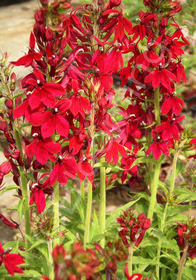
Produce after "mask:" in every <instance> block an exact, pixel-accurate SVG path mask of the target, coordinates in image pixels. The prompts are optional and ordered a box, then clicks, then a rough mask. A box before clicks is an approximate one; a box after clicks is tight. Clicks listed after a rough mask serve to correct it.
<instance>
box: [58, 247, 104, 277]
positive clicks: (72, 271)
mask: <svg viewBox="0 0 196 280" xmlns="http://www.w3.org/2000/svg"><path fill="white" fill-rule="evenodd" d="M53 259H54V264H55V280H64V279H67V280H79V279H82V277H83V276H84V277H86V279H88V280H91V279H93V278H92V277H93V276H96V275H97V277H98V274H97V273H98V272H99V270H100V267H101V260H100V259H99V258H98V256H97V255H96V253H95V251H94V250H93V249H90V248H87V249H86V250H84V248H83V246H82V245H81V242H76V243H75V244H74V245H73V246H72V248H71V249H70V251H69V252H66V251H65V249H64V247H63V245H58V246H56V247H55V248H54V249H53ZM97 279H99V278H97Z"/></svg>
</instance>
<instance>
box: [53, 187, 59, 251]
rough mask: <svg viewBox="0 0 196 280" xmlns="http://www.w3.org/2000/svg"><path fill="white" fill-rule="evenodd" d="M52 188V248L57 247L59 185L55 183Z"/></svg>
mask: <svg viewBox="0 0 196 280" xmlns="http://www.w3.org/2000/svg"><path fill="white" fill-rule="evenodd" d="M53 188H54V201H53V233H54V234H55V237H54V246H56V245H59V184H58V182H56V183H55V185H54V186H53Z"/></svg>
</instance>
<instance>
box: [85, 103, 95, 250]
mask: <svg viewBox="0 0 196 280" xmlns="http://www.w3.org/2000/svg"><path fill="white" fill-rule="evenodd" d="M94 119H95V109H94V106H92V109H91V111H90V137H91V148H90V154H91V160H90V164H91V166H92V167H93V165H94V163H93V145H94V131H95V127H94ZM91 211H92V183H91V182H90V181H89V182H88V196H87V209H86V220H85V229H84V248H86V245H87V244H88V243H89V233H90V221H91Z"/></svg>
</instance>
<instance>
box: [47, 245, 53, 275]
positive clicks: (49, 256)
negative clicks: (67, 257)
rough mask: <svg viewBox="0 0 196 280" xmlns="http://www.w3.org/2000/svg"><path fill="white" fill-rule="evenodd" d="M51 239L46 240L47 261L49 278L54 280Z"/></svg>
mask: <svg viewBox="0 0 196 280" xmlns="http://www.w3.org/2000/svg"><path fill="white" fill-rule="evenodd" d="M52 251H53V247H52V240H49V241H48V262H49V278H50V280H54V263H53V257H52Z"/></svg>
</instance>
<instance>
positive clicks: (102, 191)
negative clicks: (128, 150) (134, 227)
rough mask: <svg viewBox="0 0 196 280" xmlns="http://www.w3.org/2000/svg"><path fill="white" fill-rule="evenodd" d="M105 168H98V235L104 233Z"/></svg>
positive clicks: (101, 243)
mask: <svg viewBox="0 0 196 280" xmlns="http://www.w3.org/2000/svg"><path fill="white" fill-rule="evenodd" d="M100 162H101V163H104V162H105V158H104V157H103V156H102V157H101V160H100ZM105 176H106V174H105V166H101V167H100V209H99V222H100V234H101V235H103V234H104V231H105V215H106V185H105ZM100 245H101V246H102V248H104V246H105V238H102V239H101V241H100Z"/></svg>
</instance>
